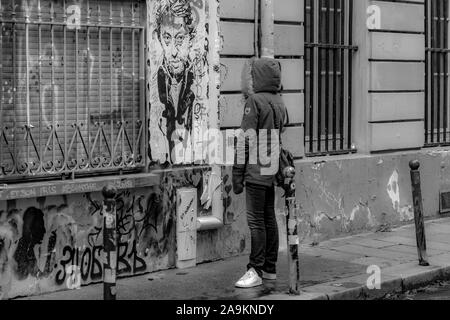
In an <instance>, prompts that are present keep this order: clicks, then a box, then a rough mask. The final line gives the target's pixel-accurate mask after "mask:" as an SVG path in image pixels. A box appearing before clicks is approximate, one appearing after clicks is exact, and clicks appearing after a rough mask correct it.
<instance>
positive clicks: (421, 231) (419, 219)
mask: <svg viewBox="0 0 450 320" xmlns="http://www.w3.org/2000/svg"><path fill="white" fill-rule="evenodd" d="M409 167H410V168H411V183H412V194H413V203H414V220H415V224H416V241H417V253H418V255H419V264H420V265H421V266H424V267H425V266H429V265H430V264H429V263H428V255H427V242H426V238H425V223H424V219H423V203H422V191H421V187H420V171H419V168H420V162H419V161H418V160H413V161H411V162H410V163H409Z"/></svg>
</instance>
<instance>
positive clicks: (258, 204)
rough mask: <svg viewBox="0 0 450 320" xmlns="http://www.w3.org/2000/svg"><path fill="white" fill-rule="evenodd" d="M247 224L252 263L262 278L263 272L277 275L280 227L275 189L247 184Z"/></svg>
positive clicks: (249, 266)
mask: <svg viewBox="0 0 450 320" xmlns="http://www.w3.org/2000/svg"><path fill="white" fill-rule="evenodd" d="M246 189H247V190H246V191H247V192H246V203H247V222H248V226H249V228H250V234H251V239H252V243H251V246H252V247H251V254H250V263H249V264H248V266H247V268H248V269H250V268H254V269H255V270H256V272H258V274H259V275H260V276H262V271H263V270H264V271H265V272H268V273H276V264H277V260H278V248H279V240H278V225H277V219H276V217H275V187H273V186H272V187H266V186H262V185H257V184H250V183H247V184H246Z"/></svg>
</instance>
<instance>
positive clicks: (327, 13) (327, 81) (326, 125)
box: [324, 1, 332, 152]
mask: <svg viewBox="0 0 450 320" xmlns="http://www.w3.org/2000/svg"><path fill="white" fill-rule="evenodd" d="M330 3H331V1H326V2H325V4H326V7H325V10H326V11H325V24H326V25H325V42H326V43H327V44H330V12H331V10H330ZM324 51H325V52H324V53H325V97H324V100H325V123H324V130H325V151H327V152H328V151H329V149H330V147H329V145H328V142H329V137H328V133H329V131H328V129H329V112H330V96H329V94H330V53H332V50H330V49H328V48H325V50H324Z"/></svg>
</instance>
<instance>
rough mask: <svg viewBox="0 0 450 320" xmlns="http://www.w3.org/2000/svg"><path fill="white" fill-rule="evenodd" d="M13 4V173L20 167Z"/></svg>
mask: <svg viewBox="0 0 450 320" xmlns="http://www.w3.org/2000/svg"><path fill="white" fill-rule="evenodd" d="M11 4H12V12H11V16H12V18H11V19H12V24H11V27H12V39H13V47H12V67H13V79H12V88H13V91H12V101H13V110H14V121H13V127H12V133H13V153H14V158H13V161H14V169H13V172H12V173H14V172H17V171H18V169H19V167H18V161H19V154H18V153H17V142H16V141H17V136H16V131H17V128H16V126H17V118H16V116H17V115H16V111H17V107H16V94H17V88H16V86H17V83H16V38H17V37H16V10H15V1H14V0H11Z"/></svg>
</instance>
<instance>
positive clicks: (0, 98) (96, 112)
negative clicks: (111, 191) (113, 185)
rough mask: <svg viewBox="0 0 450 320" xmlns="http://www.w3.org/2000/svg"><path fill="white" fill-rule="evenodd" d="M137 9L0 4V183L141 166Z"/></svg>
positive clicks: (38, 0) (14, 0)
mask: <svg viewBox="0 0 450 320" xmlns="http://www.w3.org/2000/svg"><path fill="white" fill-rule="evenodd" d="M143 8H144V3H143V2H142V1H108V0H98V1H89V0H85V1H69V0H67V1H52V0H10V1H5V0H0V23H1V32H0V63H1V69H0V84H1V85H0V181H7V180H11V179H17V178H24V177H26V178H29V177H31V178H36V177H38V178H42V177H53V176H65V175H70V174H72V176H75V175H86V174H89V173H96V174H98V173H100V172H111V171H116V170H124V171H125V170H136V169H138V168H141V167H143V166H144V165H145V164H144V162H145V156H144V154H145V150H146V148H145V139H146V134H145V127H146V121H145V111H144V110H145V95H144V90H145V68H144V32H145V31H144V30H145V29H144V26H143V23H144V21H145V19H144V18H143V17H142V14H143V12H145V10H144V9H143Z"/></svg>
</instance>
